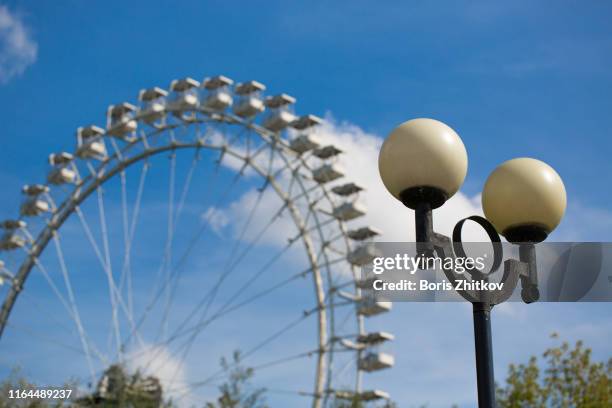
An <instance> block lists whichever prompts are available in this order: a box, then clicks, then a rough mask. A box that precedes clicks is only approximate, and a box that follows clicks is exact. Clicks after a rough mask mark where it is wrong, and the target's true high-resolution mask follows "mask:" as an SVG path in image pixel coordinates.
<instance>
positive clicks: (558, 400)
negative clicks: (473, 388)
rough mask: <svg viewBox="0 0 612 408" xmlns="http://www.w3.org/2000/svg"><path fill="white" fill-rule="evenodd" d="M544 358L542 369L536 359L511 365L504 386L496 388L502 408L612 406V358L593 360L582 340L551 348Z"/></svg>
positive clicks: (593, 407)
mask: <svg viewBox="0 0 612 408" xmlns="http://www.w3.org/2000/svg"><path fill="white" fill-rule="evenodd" d="M556 337H557V335H553V338H556ZM542 358H543V365H542V366H540V365H539V364H538V359H537V358H536V357H531V358H530V359H529V362H528V363H527V364H520V365H518V366H517V365H514V364H511V365H510V367H509V371H508V377H507V379H506V384H505V386H504V387H498V389H497V402H498V405H499V408H523V407H529V408H548V407H551V406H553V407H560V408H570V407H572V408H574V407H575V408H599V407H612V358H611V359H609V360H608V361H607V362H606V363H604V362H593V361H591V349H589V348H586V347H584V345H583V343H582V342H581V341H578V342H577V343H576V344H575V345H574V347H573V348H571V347H570V345H569V344H568V343H567V342H563V343H562V344H561V345H560V346H557V347H552V348H549V349H548V350H546V351H545V352H544V353H543V354H542Z"/></svg>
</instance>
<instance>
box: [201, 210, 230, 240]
mask: <svg viewBox="0 0 612 408" xmlns="http://www.w3.org/2000/svg"><path fill="white" fill-rule="evenodd" d="M202 220H203V221H204V222H207V223H208V225H210V228H211V229H212V230H213V231H214V232H215V233H217V234H219V233H220V232H221V230H222V229H223V228H225V227H226V226H227V224H228V223H229V217H228V215H227V212H226V211H224V210H220V209H218V208H215V207H209V208H207V209H206V211H205V212H204V214H202Z"/></svg>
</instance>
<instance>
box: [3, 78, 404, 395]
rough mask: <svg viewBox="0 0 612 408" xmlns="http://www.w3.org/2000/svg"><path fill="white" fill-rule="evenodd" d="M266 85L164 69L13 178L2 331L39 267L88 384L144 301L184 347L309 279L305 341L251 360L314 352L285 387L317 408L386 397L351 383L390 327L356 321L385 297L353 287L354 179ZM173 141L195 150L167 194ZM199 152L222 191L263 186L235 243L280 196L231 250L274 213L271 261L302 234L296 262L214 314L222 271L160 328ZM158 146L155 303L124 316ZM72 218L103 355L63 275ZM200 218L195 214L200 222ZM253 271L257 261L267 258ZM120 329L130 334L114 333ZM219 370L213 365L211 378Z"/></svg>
mask: <svg viewBox="0 0 612 408" xmlns="http://www.w3.org/2000/svg"><path fill="white" fill-rule="evenodd" d="M264 90H265V86H264V85H262V84H261V83H259V82H256V81H250V82H245V83H241V84H238V85H236V86H233V81H232V80H231V79H229V78H227V77H224V76H218V77H213V78H207V79H205V80H204V81H203V82H202V83H201V84H200V83H199V82H198V81H196V80H194V79H192V78H184V79H179V80H174V81H172V83H171V86H170V90H169V92H168V91H165V90H163V89H161V88H151V89H146V90H143V91H141V93H140V95H139V100H140V103H139V106H135V105H132V104H130V103H121V104H117V105H113V106H110V107H109V109H108V112H107V124H106V127H105V128H101V127H98V126H93V125H91V126H85V127H80V128H78V130H77V147H76V149H75V151H74V152H73V153H68V152H61V153H57V154H52V155H51V156H50V157H49V163H50V165H51V169H50V171H49V173H48V176H47V181H46V183H45V184H35V185H27V186H25V187H24V188H23V196H24V199H23V203H22V205H21V207H20V217H19V218H17V219H13V220H7V221H4V222H3V223H2V224H1V227H2V229H3V234H2V236H1V238H0V251H2V254H0V256H2V257H3V258H5V259H4V260H5V261H6V263H4V262H1V261H0V284H3V286H2V288H3V289H2V290H3V291H2V292H0V293H1V294H2V296H4V300H3V302H2V308H1V310H0V335H2V334H4V336H6V334H7V333H5V332H10V331H11V328H12V327H13V325H12V320H11V319H12V316H13V314H12V310H13V309H14V306H15V305H16V302H17V300H18V298H20V296H21V295H22V294H23V293H27V290H24V287H25V285H26V283H27V282H28V280H29V279H32V277H31V275H33V271H34V270H39V271H40V274H41V276H43V277H44V278H45V280H46V281H47V283H48V285H49V287H50V288H51V290H52V292H53V293H54V294H55V295H56V296H57V298H58V299H59V302H60V303H61V304H62V307H63V309H64V311H65V313H66V315H67V316H68V317H69V320H71V321H72V323H73V324H74V330H75V333H76V336H78V339H79V347H80V353H81V354H82V355H84V356H85V357H86V358H85V360H86V362H87V365H88V368H89V371H90V376H91V381H92V382H95V381H96V380H95V379H96V378H97V377H99V372H100V371H101V370H104V368H105V367H108V366H110V364H112V363H113V362H114V361H118V362H125V361H126V360H129V359H130V355H128V354H126V353H125V349H126V347H127V345H129V344H130V343H131V342H134V343H136V342H142V344H145V342H143V338H142V337H143V334H142V333H140V330H141V329H142V328H143V327H144V325H145V321H147V319H150V318H149V316H148V315H147V313H149V310H150V309H151V308H152V307H157V304H158V302H161V301H160V299H163V298H164V297H165V298H166V299H167V305H166V309H165V313H164V316H163V318H162V319H161V320H162V323H161V326H164V325H165V327H162V328H161V329H160V330H161V333H162V335H160V336H159V337H160V338H161V339H162V340H163V341H164V344H166V343H168V344H171V343H173V342H176V341H178V340H181V341H185V343H183V344H186V345H187V346H185V347H184V348H183V349H181V350H180V351H181V353H182V355H183V358H185V356H187V355H188V352H189V350H190V348H191V346H192V344H193V342H194V341H195V340H196V338H197V337H198V336H199V334H200V332H201V331H202V330H203V329H204V328H206V327H208V326H209V325H210V324H211V323H212V321H214V320H216V319H219V318H220V317H222V316H224V315H226V314H228V313H232V312H234V311H236V310H238V309H240V308H244V307H245V306H247V305H249V304H250V301H251V300H252V301H255V300H256V299H259V298H262V297H264V296H267V295H268V294H270V293H273V292H274V291H275V290H277V288H279V287H281V286H284V285H288V284H290V283H292V282H295V281H296V280H299V279H300V278H305V277H308V278H310V279H311V281H312V285H313V288H314V298H315V302H314V305H313V306H312V308H310V309H307V310H304V311H303V312H302V314H301V315H300V316H299V318H298V320H297V322H299V321H302V320H308V319H310V318H311V317H312V318H313V319H314V320H316V323H315V325H316V332H317V336H316V337H317V344H316V346H315V347H313V348H312V349H310V350H307V351H301V352H300V353H296V354H294V355H292V356H290V357H287V358H279V359H276V360H275V361H272V362H269V363H262V364H259V365H256V366H255V367H254V368H255V370H256V371H257V369H259V368H264V367H270V366H276V365H278V364H282V363H283V362H284V361H292V360H294V359H296V358H310V359H311V360H314V366H315V369H314V373H315V380H314V386H313V388H312V390H297V391H295V395H299V396H301V398H304V397H308V398H312V406H313V407H324V406H328V405H329V404H330V403H331V402H332V401H333V400H334V399H348V400H354V399H356V398H357V399H360V400H362V401H376V400H379V399H386V398H388V395H387V394H386V393H385V392H383V391H379V390H373V389H368V388H365V387H364V385H363V384H362V382H363V379H362V377H363V373H367V372H372V371H378V370H381V369H385V368H388V367H391V366H392V365H393V357H392V356H391V355H389V354H386V353H382V352H379V351H378V350H377V348H378V346H379V345H380V344H382V343H384V342H386V341H389V340H392V338H393V336H392V335H390V334H388V333H385V332H368V331H367V330H366V327H365V322H366V319H368V318H369V317H372V316H375V315H378V314H380V313H384V312H387V311H388V310H389V309H390V304H387V303H380V302H379V303H377V302H375V301H374V299H373V297H372V296H371V294H370V293H368V290H367V289H365V288H366V287H367V285H364V284H363V282H360V281H359V270H358V269H359V266H361V265H363V264H365V263H367V262H369V261H371V259H372V257H373V256H375V253H374V252H373V248H372V246H370V245H369V241H370V240H371V239H372V238H373V237H375V236H376V235H378V234H379V232H378V231H377V230H376V229H375V228H373V227H370V226H364V225H360V224H358V222H357V221H358V220H359V219H360V218H361V217H362V216H363V215H364V214H365V212H366V209H365V208H364V207H363V206H362V205H361V204H359V202H358V198H359V193H360V191H361V190H362V188H361V187H360V186H358V185H357V184H355V183H352V182H347V181H346V180H345V177H344V176H345V174H344V173H345V171H344V169H342V168H341V167H340V166H339V165H338V163H337V157H338V156H339V155H340V154H342V150H341V149H339V148H338V147H336V146H334V145H332V144H326V141H325V138H324V137H322V136H321V135H320V132H319V128H320V125H321V123H322V120H321V119H319V118H317V117H316V116H313V115H305V116H300V117H298V116H296V115H295V114H294V113H293V104H294V103H295V99H294V98H293V97H291V96H289V95H286V94H280V95H277V96H272V97H267V98H264V97H263V96H262V92H263V91H264ZM183 151H193V152H194V157H193V159H192V164H191V166H192V167H189V170H188V171H187V172H186V173H187V176H186V178H185V182H184V188H183V192H182V193H181V194H180V197H179V200H178V201H177V200H176V194H175V185H174V183H175V181H174V180H175V177H176V175H175V173H176V168H177V162H179V161H180V157H179V153H180V152H183ZM202 152H206V153H205V154H204V155H205V156H207V157H215V158H216V159H215V163H216V166H217V167H218V166H223V164H224V163H227V162H228V161H231V163H232V165H231V166H230V167H232V168H234V169H235V178H234V179H232V182H231V183H227V184H228V188H231V187H232V186H233V185H234V184H236V181H237V180H239V179H241V178H242V177H245V174H247V173H252V174H255V175H257V176H259V178H260V179H261V180H263V186H262V187H260V188H259V189H257V190H256V191H257V192H256V193H254V195H255V197H256V198H255V200H254V204H253V209H252V211H251V212H250V214H249V216H248V217H247V220H246V222H245V226H244V227H243V230H242V234H240V236H239V237H238V239H237V241H244V239H243V238H244V235H245V231H246V230H247V229H248V228H249V224H250V223H251V220H252V219H253V218H257V217H256V216H255V214H256V211H257V209H256V208H257V206H258V204H259V202H260V200H261V199H262V196H263V195H264V194H266V192H267V191H270V190H271V191H273V192H274V194H276V196H277V197H278V199H279V202H280V207H279V209H278V211H276V212H274V216H272V217H271V218H270V220H269V221H268V222H266V223H265V228H264V229H263V230H264V231H259V232H258V233H257V234H255V237H256V238H254V239H253V240H252V242H250V243H249V244H248V245H246V248H243V252H247V253H248V252H249V251H250V249H251V248H252V247H253V246H255V245H256V244H257V240H258V239H259V237H260V236H263V235H264V233H265V230H267V229H268V228H269V227H270V226H271V225H273V224H274V223H275V222H276V220H277V218H278V217H279V216H280V215H281V214H287V215H288V216H289V217H290V219H291V221H292V223H293V225H294V227H295V231H296V232H297V233H296V234H294V236H293V237H291V238H290V239H289V240H288V243H287V245H286V246H284V247H282V248H281V252H280V255H279V254H276V253H275V254H274V255H273V257H272V261H271V262H274V261H275V260H276V259H278V258H279V257H280V256H281V255H282V253H284V252H286V251H288V250H289V249H292V248H294V247H296V246H297V245H299V244H301V247H302V249H301V251H302V252H303V253H304V254H305V256H306V259H307V265H306V268H303V269H302V270H300V271H299V273H296V274H293V275H289V276H285V277H284V278H283V279H282V280H281V281H280V282H279V283H276V282H273V283H271V284H270V285H269V288H268V289H267V290H263V291H261V292H258V293H257V294H255V295H253V296H252V297H250V298H248V299H246V300H243V301H241V302H238V297H239V296H237V297H235V298H232V299H230V301H228V302H227V303H226V304H224V305H223V306H222V307H221V308H219V309H218V310H217V312H215V313H212V314H209V313H208V311H209V308H210V307H211V305H214V300H215V298H216V295H217V293H218V290H219V288H220V287H221V285H222V283H223V281H224V279H225V276H229V274H230V273H232V270H231V268H228V271H226V273H225V274H222V275H220V276H221V277H220V278H219V279H218V280H217V281H216V282H215V283H214V284H213V285H211V287H210V290H209V291H207V292H206V294H205V296H203V299H202V301H201V302H198V303H197V304H196V307H195V308H194V310H192V312H191V313H189V314H187V316H186V317H184V316H181V318H182V317H184V320H181V324H179V325H178V327H177V328H176V329H177V330H175V332H174V333H172V334H168V333H167V331H168V327H167V326H168V324H169V323H168V320H169V319H168V317H167V316H166V314H168V311H169V310H171V309H172V307H171V302H172V301H173V300H172V299H173V296H174V290H176V288H177V287H179V284H178V280H179V278H180V264H181V262H183V259H182V258H181V259H179V261H178V267H175V265H176V263H175V264H173V256H172V251H173V250H174V245H173V239H175V238H174V236H175V233H176V231H175V229H176V228H177V227H176V225H175V224H178V220H179V218H180V216H181V211H183V209H184V208H185V206H186V197H187V192H188V190H189V186H190V183H191V181H192V178H193V172H194V168H195V166H196V165H197V164H198V162H199V160H200V157H201V156H202V155H203V153H202ZM162 155H168V157H169V159H170V160H169V161H170V166H169V176H168V179H169V180H170V186H171V187H169V188H168V190H169V192H170V197H169V200H168V207H169V212H168V214H169V215H168V220H167V224H168V233H167V236H166V243H165V250H164V258H163V261H162V262H163V265H162V266H160V269H159V270H160V274H159V277H160V279H159V281H158V282H157V283H156V285H157V286H156V289H155V290H154V291H153V292H152V293H153V296H152V298H153V306H151V307H149V306H147V308H144V311H141V314H140V316H136V313H135V310H134V301H133V300H132V297H131V296H132V295H133V294H132V293H131V292H130V291H131V290H132V288H131V282H132V280H131V279H133V277H132V276H131V275H130V274H131V272H132V264H133V258H134V256H133V254H132V249H133V246H134V242H133V236H134V230H135V226H136V224H137V220H138V211H139V208H140V202H141V200H142V191H143V186H144V184H145V180H146V175H147V172H148V169H149V162H150V161H151V160H153V158H155V157H159V156H162ZM136 166H141V171H140V177H139V184H138V191H137V194H136V199H135V201H134V204H133V207H132V211H131V214H130V211H129V209H128V203H127V201H128V200H127V196H128V191H127V187H126V172H127V171H128V169H131V168H134V167H136ZM112 180H118V181H119V182H120V185H121V208H122V210H123V211H122V213H123V215H122V217H121V220H120V221H118V223H117V224H121V225H122V230H123V244H124V249H123V259H122V261H121V268H120V269H121V273H117V270H116V269H117V268H115V271H113V265H114V263H116V261H115V259H114V258H113V257H112V256H111V254H110V252H111V248H113V246H112V244H109V233H108V226H107V224H108V223H107V220H106V213H105V210H104V208H105V207H104V188H103V187H105V186H106V184H107V183H110V181H112ZM96 197H97V205H98V212H99V218H100V225H99V227H98V230H99V231H100V235H101V236H102V245H99V244H98V241H97V240H96V238H95V237H94V235H95V231H94V230H93V229H92V228H91V227H90V226H89V223H88V221H87V220H86V217H85V214H84V210H83V207H84V205H85V203H87V202H96V201H95V200H96ZM221 198H223V197H220V199H221ZM130 215H131V219H130ZM75 217H76V218H78V220H80V222H81V226H82V227H83V229H84V232H85V235H86V237H87V240H88V241H89V243H90V244H91V246H92V247H93V251H94V253H95V258H96V259H97V261H99V263H100V266H101V269H102V270H103V271H104V273H105V275H106V280H107V283H108V288H107V290H108V297H109V300H110V304H111V309H112V310H111V316H112V319H111V320H112V321H111V323H110V327H112V333H110V337H111V338H112V339H113V340H114V343H115V347H114V350H115V355H114V356H113V357H112V358H108V357H107V356H105V354H104V353H103V352H101V351H100V350H99V349H98V347H97V346H96V345H95V341H94V340H93V339H92V337H91V336H89V335H88V334H87V332H86V329H85V328H86V326H87V325H86V322H84V321H83V318H82V313H80V311H79V307H78V306H77V304H78V302H77V299H78V298H79V296H78V293H75V290H73V285H72V283H71V282H72V281H71V278H72V275H71V273H70V272H69V271H68V268H67V267H66V263H67V262H66V259H65V256H64V253H65V252H66V251H65V246H62V240H61V239H62V237H63V236H64V235H66V234H65V233H64V228H65V227H64V226H65V224H66V223H67V220H69V219H72V218H75ZM206 225H207V224H205V223H204V224H203V227H202V228H204V227H205V226H206ZM199 234H200V235H201V231H200V233H199ZM198 237H199V236H198ZM196 241H197V237H196ZM191 250H192V246H188V248H187V249H186V251H185V253H186V255H185V254H184V256H188V255H189V254H190V251H191ZM49 251H55V253H54V257H55V259H56V260H57V261H58V262H57V263H58V267H57V268H56V270H55V272H54V270H51V269H50V268H47V267H46V266H45V263H44V261H43V258H44V254H45V253H47V252H49ZM237 251H238V250H236V251H234V250H232V251H231V252H232V254H233V255H234V259H238V260H240V259H242V258H241V256H246V255H242V253H238V252H237ZM111 258H112V259H111ZM262 270H265V265H264V269H262ZM54 273H55V274H57V277H56V279H57V278H58V277H61V280H62V281H63V284H64V287H63V288H62V289H60V288H59V287H58V285H57V283H56V282H55V280H56V279H54ZM258 276H259V275H258V274H256V275H255V277H254V278H253V281H250V280H249V281H246V282H245V284H244V287H241V288H240V290H239V291H238V292H239V293H238V295H242V293H244V291H245V290H246V289H248V286H249V285H250V284H251V283H252V282H255V280H256V279H258ZM168 299H170V300H168ZM81 300H82V299H81ZM341 309H346V310H348V311H349V315H350V316H352V318H351V319H352V321H353V323H352V326H351V329H350V330H347V329H346V328H345V327H344V326H343V324H345V323H343V324H341V322H340V321H339V320H340V319H339V318H338V313H339V310H341ZM198 317H199V321H198ZM194 321H197V322H196V323H194ZM295 324H297V323H296V322H291V323H290V324H288V325H287V326H282V327H281V328H280V330H279V331H278V332H274V333H273V334H272V335H269V336H264V337H265V340H264V341H263V342H261V343H259V344H258V346H256V347H253V348H251V349H249V350H247V353H246V354H245V356H247V357H249V356H250V353H254V352H255V351H256V350H258V347H259V348H261V347H263V345H265V344H267V342H270V341H272V340H273V339H276V338H278V337H280V336H281V335H284V334H285V333H286V332H288V331H289V330H290V329H291V328H292V327H293V326H294V325H295ZM126 329H127V332H128V334H125V331H126ZM16 330H17V329H16ZM122 332H123V334H122ZM185 350H186V351H185ZM347 355H348V356H350V357H347V363H346V365H345V366H344V367H338V364H337V363H338V361H339V358H340V357H339V356H347ZM96 359H97V360H96ZM347 367H348V368H347ZM349 368H350V369H351V370H353V371H354V375H353V376H352V378H353V382H352V384H350V386H348V385H347V384H341V383H339V382H338V381H336V375H337V374H338V373H339V372H341V371H346V370H347V369H349ZM220 375H221V376H222V375H223V373H221V374H220ZM218 378H219V375H217V376H216V377H215V379H218ZM209 380H210V379H209V378H205V379H201V378H197V379H193V382H191V383H190V384H189V387H191V388H193V387H198V386H200V385H203V384H206V383H207V381H209ZM270 391H271V392H272V391H273V390H272V389H270Z"/></svg>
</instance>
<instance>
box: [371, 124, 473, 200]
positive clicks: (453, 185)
mask: <svg viewBox="0 0 612 408" xmlns="http://www.w3.org/2000/svg"><path fill="white" fill-rule="evenodd" d="M467 167H468V159H467V152H466V150H465V146H464V145H463V142H462V141H461V138H460V137H459V135H457V133H456V132H455V131H454V130H453V129H452V128H450V127H449V126H448V125H446V124H444V123H442V122H440V121H438V120H434V119H426V118H420V119H413V120H409V121H407V122H404V123H402V124H401V125H399V126H398V127H396V128H395V129H394V130H393V131H392V132H391V133H390V134H389V136H388V137H387V139H386V140H385V142H384V143H383V145H382V148H381V149H380V154H379V156H378V170H379V172H380V177H381V179H382V181H383V183H384V185H385V187H386V188H387V190H388V191H389V192H390V193H391V194H392V195H393V196H394V197H395V198H397V199H398V200H400V201H402V202H403V203H404V204H405V205H406V206H408V207H410V208H415V206H416V205H418V204H419V202H420V201H423V200H425V201H429V204H430V205H431V208H436V207H439V206H441V205H442V204H444V202H445V201H446V200H448V199H449V198H450V197H452V196H453V194H455V193H456V192H457V191H458V190H459V188H460V187H461V185H462V184H463V181H464V180H465V176H466V174H467Z"/></svg>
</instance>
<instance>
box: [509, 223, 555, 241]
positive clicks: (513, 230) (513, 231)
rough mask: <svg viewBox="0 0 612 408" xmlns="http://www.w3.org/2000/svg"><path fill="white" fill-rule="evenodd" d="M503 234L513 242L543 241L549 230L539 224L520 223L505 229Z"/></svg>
mask: <svg viewBox="0 0 612 408" xmlns="http://www.w3.org/2000/svg"><path fill="white" fill-rule="evenodd" d="M502 235H503V236H504V237H505V238H506V239H507V240H508V242H512V243H513V244H526V243H533V244H535V243H538V242H542V241H544V240H545V239H546V237H548V232H546V229H544V228H543V227H540V226H538V225H519V226H516V227H510V228H507V229H506V230H504V232H503V233H502Z"/></svg>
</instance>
